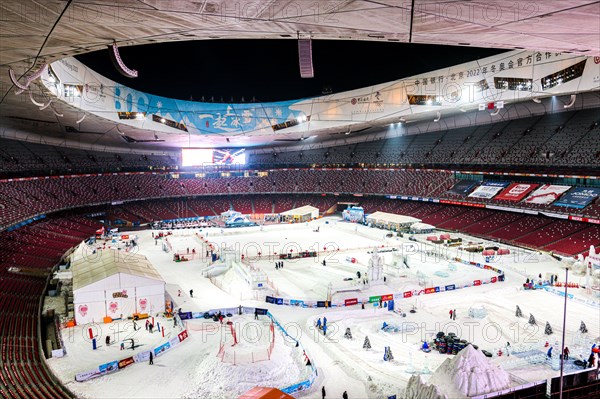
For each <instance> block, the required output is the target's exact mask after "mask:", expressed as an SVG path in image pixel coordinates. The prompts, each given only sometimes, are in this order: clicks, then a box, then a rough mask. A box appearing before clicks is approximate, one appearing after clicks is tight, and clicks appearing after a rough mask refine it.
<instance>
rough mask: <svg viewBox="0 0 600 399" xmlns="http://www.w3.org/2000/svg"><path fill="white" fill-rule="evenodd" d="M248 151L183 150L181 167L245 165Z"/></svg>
mask: <svg viewBox="0 0 600 399" xmlns="http://www.w3.org/2000/svg"><path fill="white" fill-rule="evenodd" d="M245 164H246V150H245V149H244V148H242V149H210V148H183V149H182V150H181V166H205V165H245Z"/></svg>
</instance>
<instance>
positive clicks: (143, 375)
mask: <svg viewBox="0 0 600 399" xmlns="http://www.w3.org/2000/svg"><path fill="white" fill-rule="evenodd" d="M317 227H319V231H318V232H315V231H314V230H316V229H317ZM190 232H191V231H190ZM199 233H200V235H201V236H203V237H204V238H205V239H206V240H208V241H210V242H212V243H213V245H214V247H215V248H216V252H217V253H219V252H220V249H222V248H234V249H237V254H238V256H240V258H241V255H242V254H243V255H244V258H245V260H246V261H248V260H250V262H251V263H252V264H253V266H254V267H257V268H260V269H262V270H263V271H264V272H265V273H266V274H267V276H268V279H269V281H270V282H271V284H272V287H274V288H275V290H274V291H273V290H272V289H267V290H264V291H262V292H259V293H254V295H253V296H245V295H241V292H242V291H244V290H247V291H250V290H249V289H248V288H247V287H245V286H244V283H243V281H242V280H241V279H240V278H239V277H238V276H237V275H236V274H235V272H233V270H229V271H228V272H226V273H225V274H223V275H221V276H219V277H216V278H213V279H212V280H213V282H214V283H215V284H217V285H218V286H217V285H215V284H213V282H211V279H208V278H206V277H204V276H203V270H205V269H206V267H207V266H208V261H207V259H206V257H205V251H206V250H207V247H206V244H205V243H203V242H202V240H201V239H199V238H197V237H195V236H193V235H190V236H189V237H185V236H183V234H184V233H182V232H177V233H176V235H177V237H176V239H175V240H173V241H174V244H176V246H177V247H178V248H186V249H187V247H188V245H189V248H190V250H191V249H192V248H195V249H196V251H197V253H198V256H197V257H195V258H194V259H193V260H191V261H188V262H180V263H175V262H173V260H172V258H173V254H172V253H165V252H164V251H163V249H162V245H161V243H160V242H159V243H158V245H155V243H154V240H153V239H152V237H151V232H150V231H143V232H139V233H136V234H138V236H139V253H140V254H142V255H145V256H147V257H148V259H150V261H151V262H152V263H153V265H154V266H155V267H156V269H157V270H158V271H159V272H160V274H161V275H162V276H163V278H164V279H165V281H166V282H167V290H168V292H169V294H170V296H171V297H172V298H173V299H174V301H175V308H182V309H183V310H184V311H192V312H200V311H206V310H208V309H215V308H224V307H237V306H239V305H244V306H250V307H253V306H256V307H260V308H265V309H268V310H269V311H270V312H271V313H272V314H273V315H274V316H275V317H276V318H277V319H278V320H279V321H280V322H281V323H282V324H283V325H284V326H285V328H286V330H287V331H288V332H289V333H290V335H291V336H293V337H294V338H297V339H299V340H300V342H301V343H302V345H303V346H304V347H305V348H306V351H307V353H308V355H309V356H310V359H311V361H312V362H313V364H314V365H315V366H316V367H317V370H318V379H317V381H316V382H315V385H314V386H313V388H311V389H310V390H308V391H305V392H301V393H299V394H296V396H297V397H306V398H317V397H319V398H320V388H321V386H325V387H326V389H327V394H328V397H341V395H342V392H343V391H347V392H348V394H349V396H350V398H387V397H388V396H390V395H393V394H397V395H398V397H401V395H402V393H403V391H404V389H405V388H406V385H407V383H408V380H409V379H410V377H411V376H412V375H413V374H414V373H420V374H422V375H423V380H424V381H427V380H428V378H429V376H430V375H431V373H433V372H434V371H435V370H436V369H437V368H438V367H439V366H440V365H441V364H442V363H443V362H444V360H446V359H448V358H452V357H453V356H452V355H442V354H439V353H438V352H436V351H432V352H430V353H424V352H422V351H420V350H419V348H420V346H421V343H422V341H423V340H428V341H429V340H431V339H432V337H433V336H434V335H435V334H436V333H437V332H439V331H443V332H445V333H449V332H453V333H455V334H456V335H457V336H459V337H461V338H463V339H465V340H467V341H468V342H472V343H474V344H476V345H478V346H479V348H480V349H484V350H486V351H488V352H490V353H492V354H494V357H493V358H492V359H491V361H492V363H493V364H495V365H499V366H502V367H503V368H504V369H505V370H506V371H507V372H508V373H509V376H510V378H511V385H512V386H515V385H519V383H522V382H523V381H537V380H540V379H545V378H548V377H550V376H554V375H557V374H558V372H557V371H555V370H553V369H552V367H551V364H546V363H541V364H530V362H531V361H532V359H533V358H535V356H533V355H532V354H536V353H541V354H542V355H545V353H546V351H547V349H548V348H546V347H545V344H546V342H548V343H549V345H551V346H554V351H555V353H558V352H559V351H560V343H559V341H560V336H561V333H562V330H561V328H562V306H563V301H564V299H563V297H561V296H559V295H556V294H554V293H550V292H546V291H544V290H534V291H530V290H528V291H524V290H523V289H522V284H523V283H524V282H525V279H526V278H527V277H528V276H529V277H536V278H537V276H538V274H539V273H542V274H543V275H545V274H546V273H553V274H557V275H558V276H559V280H564V271H563V270H562V269H561V268H560V266H561V265H560V262H558V261H556V260H555V259H553V258H551V257H550V256H548V255H541V254H538V253H536V252H531V251H524V250H520V249H516V248H511V251H512V254H511V255H507V256H502V257H496V258H495V259H493V262H488V264H491V265H493V266H494V267H497V268H499V269H502V270H504V271H505V275H506V281H505V282H501V283H496V284H484V285H481V286H475V287H469V288H464V289H459V290H456V291H448V292H442V293H436V294H432V295H419V296H416V297H412V298H407V299H402V298H401V297H399V298H398V297H397V298H396V301H395V307H396V309H401V311H400V312H401V313H404V314H405V315H406V316H405V317H402V315H401V314H398V313H395V312H389V311H388V310H387V309H386V308H377V307H374V306H372V304H368V303H367V304H366V305H365V309H361V306H360V305H355V306H351V307H347V308H345V307H337V308H331V309H324V308H299V307H291V306H277V305H273V304H269V303H265V301H264V295H265V294H269V295H270V294H277V295H280V296H283V297H289V298H298V299H310V300H325V299H326V298H327V288H328V286H329V285H330V284H331V286H332V287H333V291H334V294H333V297H332V299H333V300H334V302H335V301H336V300H342V299H344V298H355V297H358V298H365V297H369V296H372V295H381V294H390V293H393V294H398V293H402V292H404V291H408V290H413V289H422V288H423V286H427V287H431V286H433V285H446V284H456V285H457V286H459V285H461V284H465V283H472V282H473V281H474V280H478V279H482V280H483V279H486V280H489V278H490V277H492V276H496V275H497V274H496V273H494V272H492V271H490V270H485V269H481V268H477V267H474V266H469V265H464V264H460V263H458V264H457V263H456V262H451V261H448V260H445V259H439V258H436V257H431V256H428V257H425V256H424V254H422V253H409V252H410V251H407V250H406V251H405V252H407V258H406V264H407V265H408V266H409V267H408V268H406V267H401V268H399V269H398V268H393V267H391V264H392V263H393V262H394V260H397V259H398V258H397V257H395V256H394V255H392V252H384V253H383V254H382V255H383V257H384V262H385V265H386V267H385V269H384V273H385V276H386V283H385V284H381V285H370V286H368V287H367V286H363V284H362V282H361V281H360V280H357V279H356V272H357V271H358V272H361V274H362V275H364V274H365V273H366V271H367V265H368V261H369V258H370V256H371V255H370V254H369V253H367V252H368V251H371V250H372V249H373V247H381V246H382V245H383V246H385V247H386V248H390V247H395V248H397V250H398V251H403V250H402V247H403V245H411V241H409V240H408V239H407V238H398V237H391V238H388V237H386V233H387V232H386V231H384V230H379V229H371V228H368V227H365V226H357V225H355V224H349V223H344V222H341V221H340V220H339V219H337V218H325V219H320V220H319V221H316V222H311V223H308V224H306V223H303V224H294V225H273V226H264V227H250V228H236V229H223V230H222V229H219V228H208V229H203V230H201V231H199ZM452 236H453V237H455V235H454V234H453V235H452ZM458 236H460V237H463V238H464V239H468V240H471V241H477V242H480V241H481V240H480V239H475V238H470V237H466V236H464V235H458ZM419 239H423V240H424V236H423V237H422V238H419ZM324 248H325V251H324ZM290 249H292V250H293V251H292V253H298V252H301V251H305V250H309V251H312V250H314V251H320V252H321V253H320V254H319V256H318V257H317V258H303V259H296V260H285V261H284V267H283V268H280V269H275V261H276V260H278V259H276V257H277V255H278V254H281V253H286V254H287V253H289V250H290ZM451 250H452V249H451ZM451 250H450V251H451ZM259 252H260V253H261V256H260V257H258V253H259ZM276 253H277V254H276ZM449 253H450V254H451V255H452V257H454V256H456V255H457V253H452V252H449ZM461 255H462V256H464V257H465V258H466V257H467V255H468V254H466V253H464V254H461ZM352 258H354V260H355V261H354V262H352ZM323 259H325V260H326V264H327V265H326V266H323V265H322V261H323ZM470 260H473V261H474V262H480V263H485V259H484V257H483V256H481V255H475V256H474V257H473V258H472V259H470ZM349 278H352V280H348V279H349ZM345 279H346V280H345ZM570 280H571V281H576V282H583V278H582V277H579V276H570ZM419 283H421V284H422V285H419ZM423 284H424V285H423ZM219 287H222V288H219ZM190 289H193V290H194V297H193V298H191V297H190V296H189V290H190ZM352 289H356V291H351V290H352ZM337 290H343V291H344V292H339V293H335V291H337ZM179 291H181V296H179ZM569 292H570V293H573V294H575V298H579V299H588V300H589V299H593V297H592V296H591V295H590V294H586V293H585V292H584V290H583V289H569ZM242 298H255V299H259V300H255V299H242ZM596 301H598V298H596ZM517 305H518V306H519V307H520V308H521V310H522V312H523V317H521V318H517V317H516V316H515V309H516V306H517ZM472 307H483V308H484V309H485V312H486V313H487V315H486V316H485V317H483V318H471V317H469V309H470V308H472ZM413 308H414V309H415V310H416V312H415V313H410V312H409V310H410V309H413ZM450 309H456V315H457V316H456V319H455V320H451V319H450V317H449V310H450ZM530 314H533V315H534V316H535V318H536V320H537V326H531V325H530V324H528V322H527V321H528V319H529V315H530ZM323 316H326V317H327V319H328V327H329V328H328V333H327V336H323V335H322V333H321V332H320V331H318V330H317V329H316V328H315V327H314V323H315V321H316V320H317V319H318V318H322V317H323ZM261 317H262V316H261ZM233 319H235V317H234V318H233ZM582 320H583V321H584V322H585V323H586V325H587V328H588V330H589V332H588V334H586V335H585V336H582V335H581V334H579V333H578V328H579V326H580V322H581V321H582ZM233 321H236V320H233ZM237 321H238V322H241V323H242V324H243V325H246V324H248V325H250V324H251V321H252V320H247V319H245V318H242V319H241V320H237ZM384 322H385V323H387V324H390V325H393V326H395V327H397V330H398V332H384V331H382V329H381V327H382V325H383V323H384ZM546 322H548V323H550V325H551V326H552V328H553V334H552V335H549V336H548V335H545V334H544V326H545V324H546ZM188 323H199V321H189V322H188ZM211 323H213V322H211ZM113 324H114V323H113ZM161 324H162V323H161ZM215 324H218V323H215ZM141 326H142V331H141V332H139V333H141V335H140V336H141V337H142V339H141V343H143V344H144V345H148V346H150V345H154V344H155V343H154V341H153V340H154V339H155V338H158V336H157V337H150V334H147V333H146V331H144V330H143V324H141ZM121 327H122V328H125V327H124V326H121ZM121 327H119V328H121ZM171 327H172V323H170V324H169V325H167V330H166V333H168V332H169V328H171ZM102 328H105V326H104V325H102ZM107 328H111V327H107ZM346 328H350V329H351V332H352V339H346V338H344V333H345V331H346ZM74 331H75V332H74V335H75V337H79V336H81V337H82V338H81V339H80V340H79V341H77V339H76V340H75V343H73V342H70V341H69V336H68V334H71V333H70V332H69V331H68V330H63V331H62V334H63V340H64V341H65V345H66V350H67V356H66V357H64V358H62V359H51V360H50V361H49V363H50V365H51V367H52V369H53V371H55V373H56V374H57V375H59V376H60V378H61V379H62V380H63V381H65V383H67V385H68V387H69V388H70V389H71V390H73V391H74V392H75V393H76V394H77V395H79V396H82V397H94V398H115V397H137V398H145V397H169V398H170V397H205V398H229V397H235V396H236V395H237V394H239V393H242V392H244V391H246V390H248V389H250V388H251V387H253V386H256V385H263V386H274V387H278V388H282V387H285V386H288V385H291V384H293V383H295V382H299V381H301V380H303V379H305V377H306V373H307V370H306V367H305V366H304V365H303V364H302V362H301V361H299V360H298V359H301V358H302V354H301V353H300V354H299V353H297V351H298V349H297V348H295V347H294V345H292V344H291V341H290V340H285V339H284V338H283V337H282V336H281V334H280V333H279V332H277V333H276V341H275V342H276V345H275V347H274V349H273V354H272V357H271V360H266V361H260V362H257V363H254V364H252V363H251V364H237V365H233V364H231V363H224V362H221V360H220V359H219V358H218V357H217V354H218V352H219V347H220V341H221V338H220V337H221V334H222V333H224V332H223V331H222V327H220V326H219V327H218V332H215V331H213V330H211V334H207V332H206V331H204V330H202V329H199V330H198V329H197V328H193V327H191V328H190V339H188V340H186V341H184V342H183V343H182V344H181V346H179V347H176V348H174V349H173V350H172V351H170V352H167V353H165V354H164V355H163V356H160V357H159V358H158V359H156V360H155V365H154V366H148V365H146V364H135V365H133V366H131V367H128V368H126V369H124V370H122V371H120V372H117V373H114V374H110V375H107V376H104V377H100V378H97V379H94V380H90V381H87V382H84V383H79V382H74V381H73V376H74V373H76V372H78V371H85V370H87V369H89V368H90V367H89V366H90V365H92V366H94V365H97V364H100V363H102V361H103V359H105V360H107V361H108V360H113V357H114V353H112V352H113V351H116V352H119V349H118V347H114V348H112V347H108V348H104V347H103V345H104V342H100V343H99V344H100V345H102V346H101V347H100V348H99V349H98V350H96V351H95V352H93V351H92V350H91V344H90V343H89V342H86V341H85V339H84V338H83V337H84V334H83V333H84V331H79V330H77V327H76V330H74ZM248 331H250V330H248ZM261 331H264V330H261ZM155 335H156V334H155ZM365 336H369V339H370V342H371V349H370V350H368V351H367V350H365V349H363V342H364V339H365ZM599 337H600V308H598V307H597V306H596V305H593V304H586V303H583V302H581V301H576V300H569V301H568V315H567V330H566V345H567V346H569V347H570V348H571V356H572V357H573V358H579V357H580V356H582V357H587V355H588V354H589V346H591V343H592V341H593V340H596V341H597V340H598V338H599ZM246 338H247V339H246V341H245V343H244V344H243V345H240V347H239V348H240V350H246V351H253V350H254V349H257V350H262V349H260V348H263V347H264V346H265V344H267V341H264V337H263V338H262V339H263V340H262V341H261V340H258V341H256V340H255V339H254V338H256V337H254V336H253V335H252V334H251V333H250V335H249V336H246ZM158 342H159V341H157V343H158ZM251 342H257V344H256V345H254V347H253V345H252V343H251ZM507 342H509V343H510V346H511V347H512V351H513V352H521V353H525V355H520V354H519V353H513V354H511V356H509V357H507V356H506V353H505V352H506V350H505V348H506V344H507ZM385 346H389V347H390V348H391V350H392V352H393V355H394V360H393V361H391V362H386V361H384V360H383V355H384V347H385ZM557 346H558V347H557ZM500 349H502V350H503V352H504V353H503V356H497V353H498V350H500ZM246 353H249V352H246ZM111 356H112V357H111ZM436 378H437V377H436ZM132 382H133V383H132Z"/></svg>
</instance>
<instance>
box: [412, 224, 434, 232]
mask: <svg viewBox="0 0 600 399" xmlns="http://www.w3.org/2000/svg"><path fill="white" fill-rule="evenodd" d="M410 230H411V231H414V232H415V233H430V232H432V231H434V230H435V227H434V226H432V225H430V224H427V223H422V222H417V223H414V224H412V225H411V226H410Z"/></svg>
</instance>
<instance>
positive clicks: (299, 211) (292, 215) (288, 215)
mask: <svg viewBox="0 0 600 399" xmlns="http://www.w3.org/2000/svg"><path fill="white" fill-rule="evenodd" d="M281 216H283V217H284V218H285V220H296V221H301V222H304V221H307V220H311V219H316V218H318V217H319V208H315V207H314V206H310V205H304V206H301V207H299V208H294V209H290V210H289V211H285V212H281Z"/></svg>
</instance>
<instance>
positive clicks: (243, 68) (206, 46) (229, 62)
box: [77, 40, 504, 102]
mask: <svg viewBox="0 0 600 399" xmlns="http://www.w3.org/2000/svg"><path fill="white" fill-rule="evenodd" d="M503 51H504V50H498V49H481V48H471V47H450V46H434V45H417V44H405V43H383V42H357V41H354V42H352V41H313V65H314V70H315V77H314V78H313V79H302V78H300V72H299V67H298V44H297V41H296V40H204V41H193V42H176V43H161V44H153V45H146V46H136V47H121V48H120V53H121V57H122V58H123V61H124V62H125V64H126V65H127V66H128V67H130V68H133V69H137V70H138V71H139V77H138V78H137V79H129V78H126V77H123V76H122V75H120V74H119V72H118V71H117V70H116V69H115V68H114V66H113V65H112V63H111V61H110V57H109V53H108V50H103V51H98V52H95V53H90V54H84V55H80V56H78V57H77V58H78V59H79V60H80V61H82V62H83V63H85V64H86V65H87V66H89V67H91V68H92V69H93V70H95V71H96V72H98V73H100V74H102V75H104V76H106V77H108V78H110V79H112V80H114V81H117V82H119V83H121V84H124V85H126V86H129V87H132V88H134V89H137V90H141V91H144V92H147V93H151V94H157V95H161V96H165V97H172V98H178V99H183V100H190V97H191V98H193V100H195V101H201V98H202V96H204V98H205V100H206V101H208V100H209V99H210V98H211V97H212V96H214V101H215V102H221V97H222V98H223V101H224V102H229V101H231V98H232V97H233V102H241V99H242V97H244V98H245V101H246V102H249V101H250V99H251V98H252V97H255V98H256V100H257V101H265V102H266V101H281V100H293V99H299V98H305V97H313V96H318V95H321V94H322V92H323V89H324V87H331V88H332V89H333V92H334V93H337V92H341V91H345V90H352V89H358V88H361V87H365V86H371V85H374V84H378V83H385V82H389V81H392V80H396V79H400V78H404V77H407V76H411V75H416V74H419V73H423V72H427V71H430V70H434V69H438V68H442V67H447V66H451V65H455V64H460V63H462V62H467V61H472V60H475V59H479V58H484V57H488V56H491V55H494V54H498V53H501V52H503Z"/></svg>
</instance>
